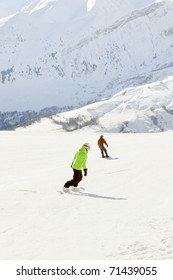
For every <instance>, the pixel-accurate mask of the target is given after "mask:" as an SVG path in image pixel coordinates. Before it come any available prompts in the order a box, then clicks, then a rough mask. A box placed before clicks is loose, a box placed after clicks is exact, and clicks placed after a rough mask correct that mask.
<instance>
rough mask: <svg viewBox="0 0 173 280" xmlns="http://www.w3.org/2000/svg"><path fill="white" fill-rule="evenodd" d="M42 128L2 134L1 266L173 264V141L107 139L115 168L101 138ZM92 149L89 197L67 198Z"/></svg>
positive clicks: (161, 136)
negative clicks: (82, 151) (77, 156)
mask: <svg viewBox="0 0 173 280" xmlns="http://www.w3.org/2000/svg"><path fill="white" fill-rule="evenodd" d="M39 127H40V125H39V124H38V125H37V129H35V130H32V129H31V127H30V128H27V129H19V130H18V131H16V132H2V131H1V132H0V146H1V161H0V172H1V177H0V217H1V222H0V233H1V238H0V248H1V250H0V259H1V260H117V259H120V260H121V259H129V260H136V259H138V260H144V259H145V260H156V259H159V260H163V259H164V260H168V259H169V260H172V258H173V235H172V232H173V223H172V222H173V201H172V200H173V199H172V198H173V188H172V154H173V145H172V143H173V133H172V132H165V133H155V134H112V133H106V134H104V136H105V139H106V140H107V142H108V144H109V147H108V151H109V154H110V155H111V156H112V159H110V160H107V159H102V158H101V155H100V151H99V149H98V147H97V140H98V138H99V136H100V134H99V133H91V132H90V131H89V130H87V131H86V132H82V131H80V132H79V131H78V132H72V133H70V134H69V133H61V132H60V133H59V132H57V130H56V127H55V126H52V125H51V126H50V124H49V123H48V121H46V120H45V123H44V125H42V128H43V130H42V131H41V129H40V128H39ZM32 128H33V127H32ZM85 142H89V143H90V145H91V149H90V151H89V154H88V162H87V167H88V176H87V177H84V178H83V181H82V182H81V183H80V186H81V187H84V188H85V193H84V194H81V195H78V194H76V195H75V194H74V195H68V194H65V195H59V193H58V192H57V191H60V190H62V186H63V185H64V183H65V182H66V181H67V180H69V179H71V177H72V170H71V168H70V165H71V161H72V159H73V156H74V153H75V152H76V151H77V150H78V149H79V148H80V147H81V146H82V144H83V143H85ZM20 265H21V264H20ZM20 265H19V267H20ZM23 265H24V264H23ZM34 265H35V263H34ZM47 265H48V264H47ZM70 265H71V264H70ZM26 267H30V266H28V264H27V265H26ZM44 267H45V266H44ZM50 267H51V265H50ZM91 267H92V264H91ZM96 267H97V266H96ZM14 271H15V270H14ZM13 275H14V273H13ZM159 275H160V274H159ZM111 277H112V276H111ZM82 278H83V277H82ZM82 278H81V279H82ZM84 278H85V277H84ZM3 279H4V278H3ZM11 279H13V277H12V278H11ZM85 279H86V278H85ZM87 279H88V277H87ZM110 279H111V278H110ZM112 279H113V278H112ZM135 279H136V278H135ZM145 279H146V278H145ZM147 279H148V278H147ZM167 279H168V278H167ZM169 279H171V278H169Z"/></svg>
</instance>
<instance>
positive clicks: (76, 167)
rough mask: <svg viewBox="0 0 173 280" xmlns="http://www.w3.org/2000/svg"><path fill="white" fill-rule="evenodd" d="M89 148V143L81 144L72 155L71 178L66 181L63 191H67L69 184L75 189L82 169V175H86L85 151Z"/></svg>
mask: <svg viewBox="0 0 173 280" xmlns="http://www.w3.org/2000/svg"><path fill="white" fill-rule="evenodd" d="M89 149H90V145H89V144H88V143H85V144H83V146H82V147H81V148H80V149H79V150H78V151H77V153H76V154H75V156H74V159H73V162H72V165H71V167H72V168H73V179H72V180H70V181H67V182H66V183H65V185H64V187H63V191H64V192H68V191H69V188H70V186H72V189H73V190H74V191H75V190H77V189H75V188H76V187H77V186H78V184H79V182H80V181H81V180H82V177H83V175H82V171H84V176H87V168H86V161H87V158H88V155H87V152H88V150H89Z"/></svg>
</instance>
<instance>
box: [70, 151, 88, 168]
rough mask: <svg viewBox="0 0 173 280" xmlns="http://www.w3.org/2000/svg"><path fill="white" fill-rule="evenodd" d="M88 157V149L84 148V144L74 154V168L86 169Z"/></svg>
mask: <svg viewBox="0 0 173 280" xmlns="http://www.w3.org/2000/svg"><path fill="white" fill-rule="evenodd" d="M87 158H88V155H87V151H86V149H85V148H84V146H82V148H80V149H79V151H78V152H77V153H76V154H75V156H74V159H73V162H72V168H74V169H77V170H82V169H86V161H87Z"/></svg>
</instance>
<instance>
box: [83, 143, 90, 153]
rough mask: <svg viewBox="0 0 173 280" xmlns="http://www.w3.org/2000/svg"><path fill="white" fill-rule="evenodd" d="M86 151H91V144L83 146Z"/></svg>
mask: <svg viewBox="0 0 173 280" xmlns="http://www.w3.org/2000/svg"><path fill="white" fill-rule="evenodd" d="M83 146H84V148H85V150H86V151H87V152H88V150H89V149H90V144H89V143H85V144H83Z"/></svg>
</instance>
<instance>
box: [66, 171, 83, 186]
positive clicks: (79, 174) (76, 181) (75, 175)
mask: <svg viewBox="0 0 173 280" xmlns="http://www.w3.org/2000/svg"><path fill="white" fill-rule="evenodd" d="M82 177H83V176H82V170H76V169H73V179H72V180H70V181H67V182H66V183H65V185H64V187H65V188H69V187H70V186H74V187H77V186H78V184H79V182H80V181H81V180H82Z"/></svg>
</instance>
